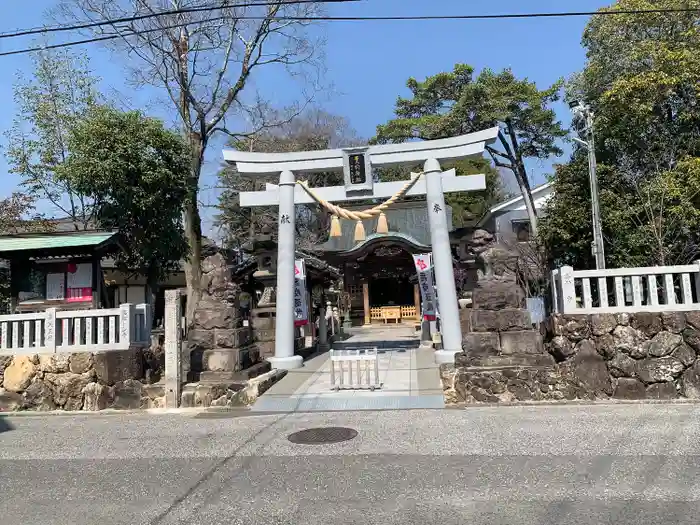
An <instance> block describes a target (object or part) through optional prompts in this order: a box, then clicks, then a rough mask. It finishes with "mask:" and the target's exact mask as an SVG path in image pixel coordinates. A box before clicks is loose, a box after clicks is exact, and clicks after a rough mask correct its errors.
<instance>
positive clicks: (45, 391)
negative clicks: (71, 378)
mask: <svg viewBox="0 0 700 525" xmlns="http://www.w3.org/2000/svg"><path fill="white" fill-rule="evenodd" d="M22 397H23V399H24V406H25V407H26V408H30V409H34V410H39V411H42V412H44V411H49V410H56V403H54V393H53V389H52V388H51V386H50V385H49V384H47V383H46V382H45V381H42V380H41V379H39V377H36V376H35V377H34V379H32V382H31V384H30V385H29V386H28V387H27V388H26V390H25V391H24V392H23V393H22Z"/></svg>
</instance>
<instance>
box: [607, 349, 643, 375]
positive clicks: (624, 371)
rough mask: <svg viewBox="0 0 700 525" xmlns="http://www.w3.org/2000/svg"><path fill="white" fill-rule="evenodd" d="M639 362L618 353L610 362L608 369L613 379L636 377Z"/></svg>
mask: <svg viewBox="0 0 700 525" xmlns="http://www.w3.org/2000/svg"><path fill="white" fill-rule="evenodd" d="M636 365H637V362H636V361H635V360H634V359H632V358H631V357H630V356H628V355H627V354H624V353H622V352H618V353H617V354H615V357H613V358H612V359H611V360H610V361H608V368H609V369H610V375H612V376H613V377H634V373H635V369H636Z"/></svg>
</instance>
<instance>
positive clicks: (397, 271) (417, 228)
mask: <svg viewBox="0 0 700 525" xmlns="http://www.w3.org/2000/svg"><path fill="white" fill-rule="evenodd" d="M346 209H348V210H360V209H362V206H346ZM385 214H386V221H387V223H388V232H387V233H375V231H376V229H377V221H378V219H366V220H364V221H363V224H364V230H365V231H366V232H367V235H366V237H365V238H364V240H360V241H356V240H355V229H356V224H355V223H354V222H353V221H341V235H340V236H338V237H330V238H329V240H328V241H326V242H325V243H324V244H323V245H322V246H321V247H320V250H321V251H322V252H323V255H322V258H323V259H324V260H325V261H327V262H328V263H329V264H331V265H333V266H335V267H336V268H338V269H339V270H340V271H341V273H342V274H343V276H344V278H343V282H344V286H345V292H346V293H347V294H348V295H349V299H350V317H351V322H352V324H353V326H358V325H369V324H384V323H418V322H419V316H420V311H421V308H420V306H421V305H420V292H419V288H418V280H417V274H416V270H415V265H414V262H413V255H416V254H421V253H430V251H431V246H430V226H429V224H428V211H427V207H426V202H425V200H422V199H421V200H411V201H403V202H399V203H396V204H394V205H392V206H391V207H390V208H389V209H387V210H386V212H385ZM447 218H448V224H449V225H450V230H452V228H451V224H452V210H451V208H449V206H448V207H447Z"/></svg>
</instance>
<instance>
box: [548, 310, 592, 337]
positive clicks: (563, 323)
mask: <svg viewBox="0 0 700 525" xmlns="http://www.w3.org/2000/svg"><path fill="white" fill-rule="evenodd" d="M550 322H551V323H552V332H553V333H554V335H563V336H564V337H566V338H567V339H569V340H570V341H573V342H578V341H580V340H581V339H588V338H589V337H590V335H591V328H590V326H589V324H588V316H586V315H558V314H557V315H553V316H551V318H550Z"/></svg>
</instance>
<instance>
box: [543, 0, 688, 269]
mask: <svg viewBox="0 0 700 525" xmlns="http://www.w3.org/2000/svg"><path fill="white" fill-rule="evenodd" d="M669 8H691V9H692V8H700V1H698V0H689V1H685V0H653V1H652V0H619V1H618V2H616V3H615V4H613V5H612V6H611V7H609V8H605V9H606V10H610V11H616V10H635V9H636V10H644V9H669ZM699 27H700V13H698V12H684V13H649V14H643V15H642V14H635V15H626V14H620V15H616V16H601V17H593V18H592V19H591V21H590V23H589V24H588V26H587V28H586V30H585V33H584V35H583V44H584V46H585V47H586V51H587V61H586V65H585V67H584V69H583V71H582V72H580V73H579V74H577V75H575V76H574V78H573V79H572V80H571V81H570V82H569V84H568V85H567V98H569V99H579V100H582V101H584V102H586V103H587V104H589V105H590V106H591V108H592V109H593V111H594V113H595V120H594V127H595V136H596V152H595V153H596V158H597V160H598V162H599V173H598V177H599V179H600V180H599V187H600V194H601V198H600V207H601V215H602V227H603V234H604V235H603V236H604V241H605V248H606V262H607V264H608V266H611V267H623V266H628V267H629V266H632V267H635V266H647V265H663V264H683V263H687V262H690V261H692V260H693V259H694V258H696V257H697V256H698V235H697V233H696V232H697V231H698V223H697V209H698V208H697V204H698V201H697V193H698V186H697V182H698V179H697V176H698V174H697V165H698V157H699V156H700V105H699V104H698V85H700V57H699V56H698V53H697V51H696V50H697V49H698V46H700V29H698V28H699ZM541 229H542V230H546V231H541V236H542V237H543V238H544V239H545V241H546V246H547V249H548V251H549V252H550V254H551V258H552V260H553V262H554V264H570V265H571V266H574V267H576V268H590V267H592V266H593V260H592V257H591V255H590V242H591V218H590V190H589V182H588V170H587V168H586V166H585V152H583V151H576V152H575V154H574V156H573V157H572V160H571V162H570V163H569V164H568V165H567V166H562V167H559V168H558V169H557V174H556V177H555V179H554V196H553V198H552V200H551V201H550V203H549V205H548V209H547V218H546V224H543V225H542V228H541Z"/></svg>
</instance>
